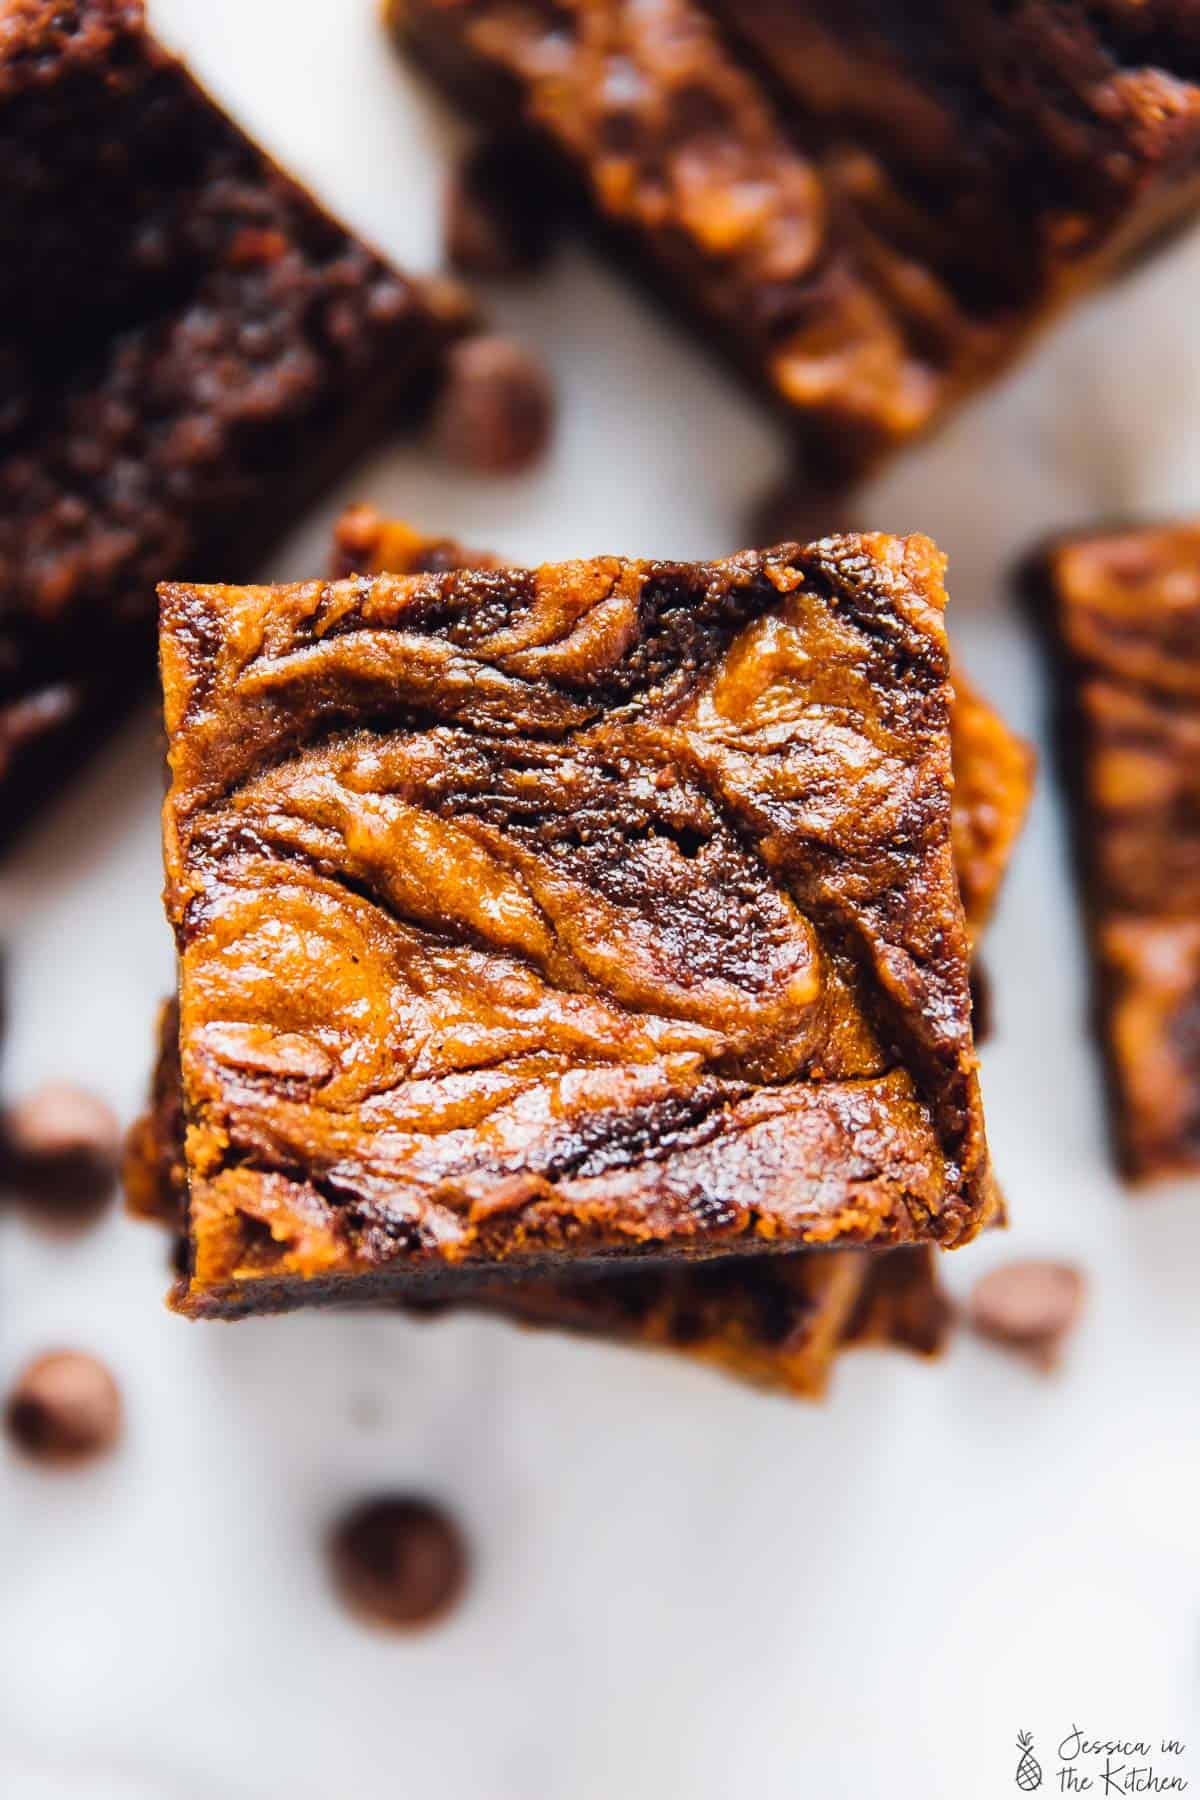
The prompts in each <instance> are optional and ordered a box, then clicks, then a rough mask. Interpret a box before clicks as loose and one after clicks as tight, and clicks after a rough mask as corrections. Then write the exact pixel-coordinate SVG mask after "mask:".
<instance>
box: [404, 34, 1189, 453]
mask: <svg viewBox="0 0 1200 1800" xmlns="http://www.w3.org/2000/svg"><path fill="white" fill-rule="evenodd" d="M387 10H388V16H389V19H390V21H391V24H392V28H393V31H394V33H395V35H396V37H397V39H398V41H399V42H400V43H401V44H402V45H403V47H404V48H405V50H406V51H407V52H408V53H409V54H410V55H412V56H413V57H414V58H415V59H416V60H417V61H418V62H419V63H420V64H421V65H422V66H423V67H424V68H425V69H427V70H428V71H429V72H430V73H431V74H432V75H433V76H434V77H435V79H436V80H438V81H439V83H440V84H441V85H442V86H443V87H445V88H446V89H447V90H448V91H449V92H450V93H451V94H452V95H453V96H454V97H455V98H457V99H458V100H460V101H461V102H462V103H463V104H464V105H465V106H466V108H467V110H468V111H469V113H470V116H471V118H472V120H473V121H474V122H478V121H479V120H480V119H481V118H482V119H488V120H491V121H492V123H493V124H494V125H495V126H497V127H500V128H503V129H504V130H505V131H517V132H521V133H525V134H528V135H530V136H531V137H532V138H533V139H534V141H535V143H536V145H537V147H538V148H539V150H540V152H541V153H542V154H543V155H544V157H546V158H547V159H549V160H550V161H552V162H553V163H554V164H555V165H557V166H558V167H559V168H561V170H563V171H565V173H566V175H567V177H568V180H569V181H570V182H571V183H572V184H573V186H574V189H575V192H576V194H577V196H578V200H579V203H580V207H581V210H582V213H583V216H584V218H585V219H586V220H587V221H588V222H590V223H591V224H592V225H594V226H595V227H597V228H598V229H599V230H600V232H601V233H602V235H603V236H604V237H605V239H606V240H607V241H608V242H609V243H610V244H612V245H613V246H614V247H615V248H616V250H617V251H618V252H619V253H620V254H621V255H623V256H624V257H625V258H627V259H628V260H630V261H632V263H633V264H634V266H635V267H636V269H637V270H638V271H639V272H640V273H641V274H643V275H644V276H645V277H646V278H648V279H649V280H650V282H651V283H652V284H653V285H654V286H655V287H656V288H657V289H658V290H659V292H660V293H661V294H662V295H663V297H664V298H665V299H666V300H667V301H668V303H669V304H671V305H673V306H674V307H676V308H678V309H679V310H681V311H682V312H684V313H685V314H687V315H689V316H690V317H691V318H692V320H693V322H695V323H696V324H697V325H698V326H699V328H700V329H701V331H702V332H703V333H704V334H705V335H706V336H707V337H708V339H709V340H710V341H711V342H712V343H713V344H714V346H715V347H717V348H718V349H719V350H720V351H721V352H722V353H723V354H724V355H725V356H726V357H728V358H729V359H730V360H732V361H733V362H734V363H735V365H736V366H737V367H738V368H740V369H741V371H742V372H743V373H744V374H745V375H746V376H748V377H749V379H750V380H751V381H752V382H753V383H754V384H755V386H756V387H757V388H758V389H759V390H760V391H762V392H763V393H764V394H765V395H766V396H768V397H769V398H770V400H771V401H772V402H773V403H774V404H775V405H776V407H777V408H778V409H779V411H780V412H781V413H782V415H783V416H784V417H785V418H786V419H787V421H788V422H789V424H790V425H791V427H792V429H793V431H794V433H795V436H796V439H797V443H798V449H799V453H800V457H801V461H802V463H803V465H804V468H805V470H806V472H807V473H808V474H809V475H810V476H811V478H812V479H813V481H814V482H815V483H816V484H819V485H820V486H822V487H824V488H830V487H833V486H836V485H838V484H840V483H845V482H849V481H852V480H855V479H858V478H859V477H861V476H863V475H864V474H866V473H867V472H869V471H870V470H872V469H873V468H875V467H876V466H877V465H878V464H879V463H880V462H881V461H883V460H884V459H885V458H886V457H887V456H888V455H889V454H890V453H891V452H893V451H894V450H896V449H897V448H898V447H900V446H902V445H903V444H904V443H905V442H907V441H908V440H910V439H911V438H913V437H914V436H916V435H918V434H921V433H923V432H926V431H928V430H929V429H930V428H931V427H933V426H934V425H936V424H937V423H938V422H939V421H941V420H942V419H943V418H944V417H945V416H946V415H947V414H948V413H949V412H950V411H951V410H952V409H953V408H954V406H955V405H957V403H958V402H959V401H960V400H961V399H962V398H963V397H964V396H965V395H967V394H969V393H971V392H972V391H973V390H975V389H976V388H978V387H979V386H981V385H982V384H983V383H984V382H986V381H987V380H989V379H991V378H992V377H993V376H994V375H995V374H996V373H997V371H999V370H1000V369H1002V368H1003V367H1004V366H1005V365H1006V364H1007V363H1008V362H1010V361H1011V360H1012V359H1013V358H1014V357H1015V356H1017V355H1018V354H1019V353H1020V351H1021V350H1022V349H1023V348H1024V346H1025V345H1026V344H1027V343H1028V342H1029V341H1030V339H1031V338H1032V337H1033V336H1034V334H1035V333H1036V331H1037V330H1038V328H1039V327H1040V326H1041V325H1042V324H1043V323H1044V322H1045V320H1046V319H1047V317H1049V316H1050V315H1052V314H1053V313H1054V312H1056V311H1057V310H1059V309H1061V308H1062V307H1063V306H1065V305H1066V304H1067V303H1068V302H1070V301H1072V300H1073V299H1075V298H1076V297H1077V296H1078V295H1079V294H1080V292H1081V291H1083V290H1084V289H1086V288H1087V287H1088V286H1090V285H1093V284H1094V283H1095V282H1097V281H1098V280H1099V279H1100V278H1101V277H1102V276H1104V275H1105V274H1107V273H1108V272H1109V271H1110V270H1111V269H1112V268H1114V267H1115V266H1118V265H1120V264H1122V263H1124V262H1125V261H1127V260H1128V259H1129V258H1130V257H1131V256H1133V255H1134V254H1138V253H1140V252H1142V251H1143V250H1144V249H1145V248H1146V247H1147V246H1148V245H1150V244H1152V243H1155V242H1158V241H1160V240H1161V238H1162V237H1163V236H1164V235H1165V234H1166V232H1167V230H1168V229H1169V228H1171V227H1172V226H1174V225H1176V224H1178V223H1179V222H1180V221H1182V220H1184V219H1186V218H1188V217H1190V216H1191V214H1192V213H1193V212H1194V210H1195V208H1196V204H1197V201H1198V199H1200V176H1198V172H1197V169H1198V162H1200V83H1198V81H1197V78H1196V77H1197V70H1198V68H1200V29H1198V27H1197V24H1196V21H1195V18H1194V16H1193V14H1192V12H1191V10H1190V9H1188V8H1186V7H1180V6H1179V5H1177V4H1175V3H1174V0H1140V3H1139V4H1136V5H1134V4H1126V3H1123V0H1113V3H1112V4H1110V5H1105V6H1103V7H1101V8H1095V7H1085V6H1083V5H1082V4H1078V3H1076V0H1017V3H1016V4H1013V5H1005V6H1003V7H998V6H996V5H995V4H993V3H992V0H965V3H959V0H955V3H954V4H949V3H947V4H935V5H922V6H917V7H914V6H913V5H912V4H911V0H849V3H843V0H837V4H836V5H835V4H834V0H791V3H790V4H789V5H787V6H783V7H781V6H778V5H770V4H768V3H767V0H710V3H708V4H706V3H705V0H652V3H651V4H645V3H644V0H556V3H555V4H553V5H534V4H520V3H519V4H513V3H512V0H389V5H388V8H387Z"/></svg>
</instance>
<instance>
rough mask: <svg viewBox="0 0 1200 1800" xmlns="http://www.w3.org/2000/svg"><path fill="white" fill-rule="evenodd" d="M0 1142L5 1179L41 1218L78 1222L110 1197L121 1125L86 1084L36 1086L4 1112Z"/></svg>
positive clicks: (110, 1110)
mask: <svg viewBox="0 0 1200 1800" xmlns="http://www.w3.org/2000/svg"><path fill="white" fill-rule="evenodd" d="M3 1146H4V1163H5V1175H6V1178H7V1180H8V1181H9V1183H10V1184H11V1185H12V1186H13V1187H14V1188H15V1189H16V1190H17V1193H18V1195H19V1197H20V1198H21V1199H23V1200H26V1201H28V1202H30V1203H32V1204H33V1205H34V1206H35V1207H36V1209H37V1212H38V1214H39V1216H40V1217H43V1218H51V1219H54V1220H56V1221H61V1222H62V1223H64V1224H75V1223H81V1222H83V1221H84V1220H85V1219H89V1218H91V1217H93V1216H94V1215H95V1214H96V1213H97V1212H98V1211H99V1210H100V1208H101V1207H103V1206H104V1205H105V1204H106V1202H107V1201H108V1200H109V1199H110V1198H111V1197H112V1194H113V1191H114V1188H115V1186H116V1178H117V1170H118V1168H119V1167H120V1161H121V1127H120V1123H119V1121H118V1120H117V1117H116V1114H115V1113H114V1112H113V1110H112V1108H111V1107H110V1106H108V1105H107V1104H106V1103H105V1102H104V1101H103V1100H101V1099H99V1098H98V1097H97V1096H96V1095H95V1094H92V1093H89V1092H88V1090H87V1089H86V1088H81V1087H75V1086H74V1085H73V1084H72V1083H70V1082H66V1081H50V1082H46V1083H45V1085H44V1086H42V1087H40V1088H36V1089H35V1090H34V1092H33V1093H32V1094H28V1095H26V1097H25V1098H24V1099H23V1100H19V1101H18V1102H17V1104H16V1105H15V1106H12V1107H10V1108H9V1110H8V1112H7V1113H6V1114H5V1115H4V1119H3Z"/></svg>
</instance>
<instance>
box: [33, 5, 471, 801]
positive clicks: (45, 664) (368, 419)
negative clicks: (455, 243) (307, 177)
mask: <svg viewBox="0 0 1200 1800" xmlns="http://www.w3.org/2000/svg"><path fill="white" fill-rule="evenodd" d="M0 167H2V168H3V170H4V180H3V184H2V189H0V833H7V832H10V831H11V830H12V829H13V828H15V827H18V826H20V825H21V824H23V823H24V822H25V821H27V820H28V819H30V818H31V817H33V816H34V815H35V813H36V810H37V807H38V805H39V803H40V800H41V799H42V797H43V795H44V793H45V791H46V789H47V787H48V786H50V785H52V784H53V783H54V782H55V781H56V780H57V779H58V778H59V777H60V776H61V775H62V774H63V773H65V771H66V769H67V768H68V767H69V766H70V765H72V764H75V763H78V762H79V761H80V760H81V759H82V758H83V757H85V756H86V755H87V753H88V750H89V747H90V745H91V743H92V741H93V739H94V737H95V735H96V734H97V732H98V731H99V730H100V728H101V726H102V725H103V724H104V723H106V722H107V721H108V720H109V719H111V718H112V716H113V715H114V714H115V713H116V712H117V711H118V710H119V709H120V708H121V706H122V705H123V704H124V703H125V702H126V701H127V700H128V699H129V697H130V696H131V695H132V694H133V693H135V692H136V691H137V689H138V687H139V684H141V683H142V682H143V681H145V680H146V679H147V678H148V676H149V673H150V671H151V669H152V667H153V655H154V631H153V620H154V613H155V600H154V587H155V583H156V582H157V581H159V580H161V579H163V578H164V577H166V576H171V575H187V574H196V573H200V572H205V573H207V572H209V571H211V570H212V569H213V568H220V569H222V570H224V571H227V572H229V573H230V574H237V575H241V576H243V577H246V576H249V575H250V574H251V573H252V572H253V567H254V564H255V562H256V561H257V560H258V559H259V558H260V557H261V556H262V555H263V553H264V552H265V550H266V549H267V548H268V547H269V545H270V543H271V542H272V540H273V539H274V538H275V537H276V535H277V534H279V533H280V532H282V531H283V530H285V529H286V528H287V527H288V526H289V525H290V524H291V522H292V521H293V519H294V517H295V513H296V510H297V509H298V508H299V507H301V506H302V505H303V504H304V503H305V501H306V500H307V499H308V498H309V497H310V496H311V495H313V494H314V493H315V492H317V491H318V490H319V489H320V488H321V487H322V486H323V485H324V484H325V483H327V482H328V481H329V480H331V479H332V478H333V477H334V476H336V475H337V474H338V473H339V472H340V471H341V470H342V469H343V468H344V467H345V466H346V465H347V463H348V462H349V461H350V460H351V459H353V458H354V457H355V456H356V455H357V454H358V453H359V452H360V451H362V450H364V449H365V448H366V447H367V445H368V444H369V443H370V442H371V441H372V440H373V439H374V438H375V437H377V436H379V435H381V434H383V433H385V432H387V431H390V430H393V429H396V428H399V427H401V426H403V425H404V424H405V423H407V422H409V421H410V420H411V419H412V418H413V417H415V416H416V415H417V414H418V413H419V412H420V411H421V409H422V408H423V407H424V405H425V404H426V402H427V401H428V400H429V399H430V397H431V392H432V389H433V388H434V386H435V385H436V383H437V380H438V376H439V371H440V368H441V364H442V361H443V358H444V356H445V353H446V351H447V349H448V347H449V346H450V345H451V344H452V342H453V341H454V340H455V339H457V338H458V337H459V336H461V335H462V334H463V333H464V332H465V331H467V330H468V329H469V328H470V325H471V315H470V310H469V308H468V306H467V304H466V302H465V301H464V300H463V298H462V296H461V295H459V294H458V293H457V291H456V290H453V289H452V288H449V287H442V286H439V285H437V284H430V283H423V282H417V281H413V280H410V279H409V278H407V277H405V276H403V275H401V274H399V273H398V272H397V271H396V270H395V269H392V268H390V267H389V266H388V265H387V264H386V263H385V262H383V261H382V260H381V259H380V257H378V256H377V255H376V254H375V253H374V252H373V251H372V250H371V249H370V248H368V247H367V246H366V245H364V244H362V243H360V242H359V241H358V240H357V239H356V238H354V237H353V236H351V235H350V234H349V233H348V232H347V231H346V230H345V228H344V227H342V226H341V225H339V224H338V223H337V222H336V221H335V220H334V219H332V218H330V217H329V215H328V214H327V213H325V212H324V211H322V209H321V208H320V207H319V206H317V205H316V204H315V202H314V201H313V200H311V199H310V198H309V196H308V195H307V194H305V193H304V192H303V190H302V189H301V188H299V187H297V186H296V184H295V183H294V182H293V181H291V180H290V179H289V178H288V177H287V176H286V175H284V174H283V173H282V172H281V171H280V170H279V169H278V168H277V167H276V166H275V165H274V163H272V162H271V161H270V159H269V158H268V157H266V156H264V155H263V153H262V152H261V151H260V150H258V149H257V148H256V147H255V145H254V144H252V143H251V142H250V141H249V139H247V138H246V137H245V136H244V135H243V134H242V133H241V131H239V130H238V128H237V126H236V125H234V124H233V123H232V121H231V120H230V119H228V118H227V117H226V116H225V114H224V113H222V112H221V111H220V110H219V109H218V108H217V107H216V106H215V105H214V104H213V103H212V101H210V100H209V99H208V98H207V96H206V95H205V94H204V93H203V92H202V91H201V90H200V88H198V87H197V86H196V84H195V82H194V81H193V80H192V79H191V78H190V76H189V75H188V74H187V71H186V70H185V69H184V67H183V66H182V64H181V63H179V62H178V61H177V60H176V59H175V58H174V57H172V56H170V55H169V54H168V53H167V52H166V51H164V50H163V49H162V48H161V47H160V46H159V45H158V44H157V43H156V42H155V41H154V39H153V38H152V37H151V36H150V35H149V33H148V32H147V30H146V28H145V20H144V16H143V9H142V7H141V5H140V4H137V3H135V0H17V3H16V4H9V5H7V6H6V7H3V8H0Z"/></svg>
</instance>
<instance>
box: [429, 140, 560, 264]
mask: <svg viewBox="0 0 1200 1800" xmlns="http://www.w3.org/2000/svg"><path fill="white" fill-rule="evenodd" d="M545 167H546V165H545V159H544V158H543V157H539V156H538V154H537V152H536V151H535V150H534V149H533V148H532V147H531V146H530V145H528V144H525V143H522V142H520V141H518V140H512V139H492V140H489V141H487V142H485V143H482V144H478V145H476V147H475V148H474V149H473V150H471V151H469V152H468V154H467V155H466V156H464V157H463V159H462V161H461V162H460V163H459V165H458V167H457V168H456V170H455V171H454V174H453V175H452V176H451V179H450V185H449V188H448V190H447V193H446V214H445V233H446V255H447V258H448V259H449V261H450V262H451V263H452V264H453V266H454V267H455V268H456V269H457V270H458V271H459V272H460V273H461V274H463V275H474V276H480V277H483V278H484V279H488V278H490V277H494V276H505V275H524V274H529V273H530V272H531V271H533V270H534V269H536V268H537V267H538V266H539V265H540V264H541V263H543V262H544V261H545V259H546V257H547V256H548V254H549V252H550V249H551V247H552V245H553V242H554V237H555V232H556V226H557V224H558V222H559V217H560V215H559V209H558V205H557V203H556V201H555V199H554V196H553V193H552V191H551V190H550V187H549V185H548V183H547V180H546V176H545Z"/></svg>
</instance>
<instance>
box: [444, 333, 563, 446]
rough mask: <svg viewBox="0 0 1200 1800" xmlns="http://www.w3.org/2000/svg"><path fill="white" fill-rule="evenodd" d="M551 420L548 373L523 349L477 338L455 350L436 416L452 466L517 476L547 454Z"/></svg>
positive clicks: (502, 340)
mask: <svg viewBox="0 0 1200 1800" xmlns="http://www.w3.org/2000/svg"><path fill="white" fill-rule="evenodd" d="M553 416H554V396H553V392H552V390H551V387H550V382H549V380H548V378H547V376H546V373H545V370H544V369H543V368H542V367H541V365H540V363H538V362H536V361H535V360H534V358H533V357H531V356H530V355H529V354H528V352H527V351H525V350H522V348H521V346H520V345H519V344H515V343H513V342H512V340H511V339H509V338H503V337H473V338H466V339H464V341H463V342H462V343H460V344H456V345H455V346H454V348H453V349H452V350H451V352H450V354H449V357H448V358H447V370H446V377H445V381H444V384H443V387H442V391H441V394H440V395H439V396H438V401H437V406H436V410H435V417H434V432H435V435H436V438H437V441H438V445H439V447H440V449H441V452H442V454H443V455H444V456H445V457H446V458H447V459H448V460H449V461H450V462H454V463H458V464H460V465H461V466H463V467H465V468H468V469H478V470H481V471H483V472H484V473H487V474H492V475H512V474H515V473H516V472H517V471H518V470H520V469H524V468H526V467H527V466H528V465H529V464H530V463H532V462H534V461H536V459H537V458H538V457H539V456H540V455H541V453H542V451H543V450H544V449H545V447H546V444H547V442H548V440H549V437H550V428H551V423H552V421H553Z"/></svg>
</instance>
